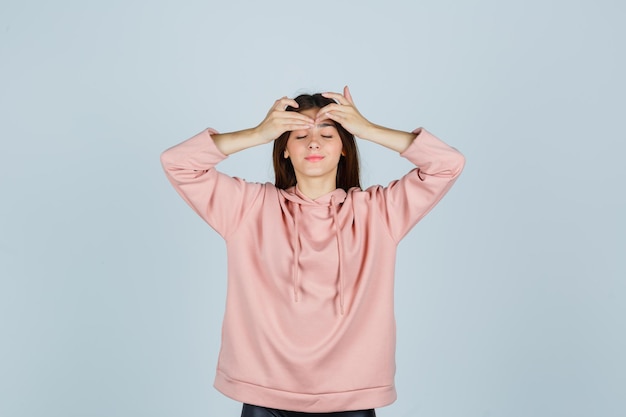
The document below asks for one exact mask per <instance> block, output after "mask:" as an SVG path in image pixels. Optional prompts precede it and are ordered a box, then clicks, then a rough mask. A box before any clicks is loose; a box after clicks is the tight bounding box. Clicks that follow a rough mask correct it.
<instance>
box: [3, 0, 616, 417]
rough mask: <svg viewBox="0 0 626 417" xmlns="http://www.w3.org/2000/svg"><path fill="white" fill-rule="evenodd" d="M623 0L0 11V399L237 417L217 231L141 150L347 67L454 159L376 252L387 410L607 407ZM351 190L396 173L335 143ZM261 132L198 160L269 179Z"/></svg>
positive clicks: (612, 376) (374, 113)
mask: <svg viewBox="0 0 626 417" xmlns="http://www.w3.org/2000/svg"><path fill="white" fill-rule="evenodd" d="M625 8H626V6H624V5H623V3H622V2H619V1H617V0H615V1H609V0H596V1H576V0H574V1H564V0H563V1H556V0H547V1H546V0H541V1H540V0H526V1H523V2H522V1H518V2H512V1H495V0H476V1H459V0H457V1H441V0H440V1H435V0H429V1H408V0H406V1H398V0H387V1H380V2H373V1H340V0H337V1H325V0H321V1H314V2H297V1H268V0H266V1H258V2H253V1H249V2H243V1H239V2H238V1H228V2H227V1H222V2H217V1H208V0H204V1H162V0H157V1H147V0H143V1H121V0H107V1H100V2H95V1H78V0H75V1H56V2H45V1H41V0H39V1H17V0H8V1H7V0H2V3H0V59H1V63H0V65H1V66H0V118H1V119H0V120H1V123H0V140H1V146H0V187H1V188H0V190H1V204H0V277H1V279H0V415H2V416H7V417H31V416H32V417H35V416H41V417H72V416H77V417H82V416H102V417H118V416H119V417H122V416H124V417H125V416H129V417H130V416H133V417H135V416H151V417H157V416H189V417H192V416H198V417H200V416H225V417H227V416H237V415H239V413H240V404H238V403H236V402H234V401H232V400H230V399H228V398H226V397H223V396H222V395H221V394H219V393H218V392H217V391H215V390H214V389H213V388H212V381H213V376H214V371H215V364H216V360H217V353H218V349H219V337H220V326H221V319H222V313H223V308H224V295H225V275H226V271H225V251H224V245H223V242H222V240H221V238H220V237H219V236H218V235H217V234H216V233H215V232H214V231H213V230H211V229H210V228H209V227H208V226H207V225H206V224H205V223H203V221H202V220H201V219H200V218H199V217H198V216H196V215H195V214H194V213H193V212H192V211H191V210H190V209H189V208H188V207H187V206H186V205H185V203H184V202H183V201H182V200H181V199H180V198H179V197H178V196H177V194H176V193H175V192H174V191H173V189H172V188H171V187H170V185H169V183H168V182H167V180H166V178H165V176H164V175H163V173H162V170H161V167H160V164H159V154H160V153H161V152H162V151H163V150H164V149H165V148H167V147H169V146H172V145H174V144H176V143H178V142H180V141H182V140H184V139H187V138H188V137H190V136H192V135H193V134H195V133H197V132H199V131H200V130H202V129H204V128H206V127H208V126H211V127H214V128H216V129H218V130H220V131H231V130H237V129H242V128H247V127H252V126H254V125H256V124H257V123H259V122H260V121H261V120H262V118H263V117H264V115H265V113H266V112H267V110H268V109H269V107H270V105H271V104H272V103H273V101H274V100H275V99H277V98H279V97H281V96H283V95H288V96H294V95H296V94H298V93H301V92H317V91H325V90H333V91H340V90H341V88H342V87H343V86H344V85H345V84H348V85H349V86H350V87H351V89H352V93H353V96H354V99H355V101H356V104H357V106H358V107H359V109H360V110H361V112H362V113H363V114H364V115H365V116H366V117H368V118H369V119H370V120H372V121H374V122H376V123H379V124H383V125H386V126H389V127H394V128H397V129H405V130H410V129H414V128H416V127H419V126H424V127H426V128H427V129H429V130H430V131H432V132H433V133H435V134H436V135H437V136H439V137H441V138H442V139H443V140H445V141H446V142H448V143H449V144H451V145H453V146H455V147H457V148H458V149H460V150H461V151H462V152H463V153H464V154H465V156H466V157H467V166H466V169H465V172H464V173H463V175H462V176H461V178H460V179H459V181H458V182H457V184H456V186H455V187H454V188H453V189H452V190H451V192H450V194H449V195H448V196H446V197H445V198H444V200H443V201H442V202H441V204H440V205H439V206H438V207H437V208H436V209H435V210H434V211H433V212H432V213H431V214H429V215H428V216H427V217H426V218H425V219H424V220H423V221H422V222H421V223H420V224H419V225H418V226H417V227H416V228H415V229H414V230H413V231H412V232H411V233H410V234H409V236H408V237H407V238H406V239H405V240H404V241H403V242H402V243H401V246H400V249H399V256H398V269H397V277H396V279H397V281H396V290H397V292H396V294H397V297H396V300H397V305H396V312H397V319H398V332H399V334H398V355H397V364H398V371H397V387H398V393H399V399H398V401H397V402H396V403H395V404H394V405H392V406H390V407H385V408H382V409H379V410H378V415H379V416H381V417H386V416H413V417H415V416H425V417H426V416H428V417H433V416H437V417H453V416H454V417H457V416H459V417H496V416H506V417H529V416H532V417H543V416H545V417H560V416H563V417H577V416H581V417H582V416H585V417H586V416H589V417H597V416H601V417H612V416H616V417H617V416H624V415H625V414H626V396H625V395H624V393H625V392H626V391H625V387H626V355H625V354H624V352H626V319H625V318H626V297H625V295H626V284H625V278H626V263H625V261H624V255H625V254H626V226H625V225H626V222H625V221H624V219H623V216H624V213H626V210H625V209H626V204H625V202H626V197H625V192H624V190H625V186H624V181H625V180H626V170H625V168H624V153H625V151H626V146H625V145H624V142H625V140H626V134H625V130H624V119H625V116H626V106H625V104H624V103H625V96H626V83H625V81H624V74H626V59H625V52H624V51H625V40H626V29H625V28H626V26H625V25H624V21H625V20H626V12H625ZM359 145H360V149H361V156H362V161H363V171H364V175H363V179H362V182H363V185H365V186H367V185H371V184H373V183H383V184H386V183H387V182H388V181H390V180H391V179H393V178H397V177H399V176H400V175H402V174H403V173H404V172H406V171H407V170H408V169H410V165H409V164H408V162H407V161H405V160H403V159H402V158H400V157H399V156H398V155H397V154H395V153H394V152H392V151H389V150H387V149H384V148H380V147H378V146H375V145H372V144H370V143H364V142H362V141H361V142H359ZM270 153H271V148H270V146H269V145H267V146H264V147H259V148H254V149H250V150H247V151H244V152H242V153H240V154H237V155H233V156H232V157H230V158H229V159H228V160H227V161H226V162H224V163H223V164H222V170H223V171H225V172H228V173H230V174H232V175H238V176H242V177H244V178H246V179H248V180H252V181H267V180H272V170H271V160H270Z"/></svg>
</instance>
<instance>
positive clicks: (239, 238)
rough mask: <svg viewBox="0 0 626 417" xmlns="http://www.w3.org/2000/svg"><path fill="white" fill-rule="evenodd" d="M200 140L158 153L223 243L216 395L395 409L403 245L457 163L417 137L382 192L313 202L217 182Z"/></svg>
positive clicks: (211, 150)
mask: <svg viewBox="0 0 626 417" xmlns="http://www.w3.org/2000/svg"><path fill="white" fill-rule="evenodd" d="M212 133H215V131H214V130H211V129H208V130H205V131H203V132H201V133H199V134H198V135H196V136H194V137H192V138H191V139H189V140H187V141H185V142H182V143H181V144H179V145H177V146H174V147H172V148H170V149H168V150H167V151H165V152H164V153H163V154H162V156H161V162H162V164H163V167H164V169H165V172H166V174H167V176H168V178H169V180H170V181H171V183H172V184H173V185H174V187H175V188H176V191H178V193H179V194H180V195H181V196H182V197H183V199H185V201H187V203H189V205H190V206H191V207H192V208H193V209H194V210H195V211H196V212H197V213H198V214H199V215H200V216H202V218H203V219H205V220H206V221H207V223H208V224H209V225H211V226H212V227H213V228H214V229H215V230H216V231H217V232H218V233H219V234H220V235H221V236H222V237H223V238H224V239H225V241H226V246H227V253H228V291H227V299H226V311H225V315H224V322H223V328H222V348H221V351H220V355H219V360H218V365H217V375H216V378H215V387H216V388H217V389H218V390H219V391H221V392H222V393H223V394H225V395H227V396H229V397H231V398H233V399H235V400H238V401H241V402H246V403H250V404H255V405H260V406H266V407H271V408H278V409H285V410H293V411H305V412H332V411H345V410H357V409H367V408H377V407H381V406H384V405H388V404H390V403H392V402H393V401H394V400H395V399H396V391H395V387H394V374H395V343H396V342H395V339H396V334H395V318H394V307H393V305H394V304H393V300H394V269H395V257H396V247H397V245H398V242H399V241H400V239H402V237H403V236H404V235H405V234H406V233H407V232H408V231H409V230H410V229H411V227H413V226H414V225H415V224H416V223H417V222H418V221H419V220H420V219H421V218H422V217H423V216H424V215H425V214H426V213H428V211H429V210H430V209H432V208H433V207H434V206H435V204H437V202H438V201H439V200H440V199H441V198H442V197H443V195H444V194H445V193H446V192H447V191H448V190H449V189H450V187H451V186H452V184H453V183H454V181H455V179H456V178H457V176H458V175H459V174H460V173H461V170H462V169H463V165H464V161H465V160H464V158H463V156H462V155H461V154H460V153H459V152H458V151H457V150H455V149H454V148H452V147H450V146H448V145H446V144H445V143H443V142H441V141H440V140H439V139H437V138H435V137H434V136H433V135H431V134H430V133H428V132H427V131H426V130H424V129H418V130H416V131H415V133H417V134H418V135H417V138H416V139H415V140H414V141H413V143H412V144H411V145H410V146H409V148H408V149H407V150H406V151H404V152H403V153H402V154H401V155H402V156H403V157H405V158H407V159H408V160H410V161H411V162H413V163H414V164H415V165H417V166H418V167H419V168H416V169H414V170H412V171H411V172H409V173H408V174H406V175H405V176H404V177H402V178H401V179H400V180H397V181H393V182H392V183H391V184H389V186H387V187H381V186H373V187H370V188H368V189H367V190H365V191H362V190H360V189H357V188H352V189H350V190H349V191H348V192H347V193H346V192H345V191H344V190H342V189H337V190H335V191H333V192H331V193H329V194H327V195H325V196H323V197H320V198H318V199H316V200H311V199H309V198H307V197H306V196H304V195H303V194H302V193H300V192H299V190H298V189H297V187H292V188H290V189H287V190H280V189H277V188H276V187H275V186H274V185H272V184H270V183H266V184H259V183H249V182H245V181H243V180H241V179H238V178H233V177H229V176H227V175H225V174H222V173H220V172H218V171H217V170H216V169H215V168H214V167H215V165H216V164H217V163H219V162H220V161H222V160H223V159H225V158H226V156H225V155H223V154H222V153H221V152H220V151H219V150H218V149H217V147H216V146H215V144H214V142H213V140H212V139H211V134H212Z"/></svg>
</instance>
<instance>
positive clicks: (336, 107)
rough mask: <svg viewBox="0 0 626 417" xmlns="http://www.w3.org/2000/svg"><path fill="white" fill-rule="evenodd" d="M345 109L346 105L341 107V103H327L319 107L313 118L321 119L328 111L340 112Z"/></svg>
mask: <svg viewBox="0 0 626 417" xmlns="http://www.w3.org/2000/svg"><path fill="white" fill-rule="evenodd" d="M345 109H346V107H342V105H341V104H336V103H332V104H328V105H326V106H324V107H322V108H321V109H319V111H318V112H317V114H316V115H315V119H316V120H319V119H323V118H324V115H325V114H326V113H329V112H334V113H342V112H343V111H344V110H345Z"/></svg>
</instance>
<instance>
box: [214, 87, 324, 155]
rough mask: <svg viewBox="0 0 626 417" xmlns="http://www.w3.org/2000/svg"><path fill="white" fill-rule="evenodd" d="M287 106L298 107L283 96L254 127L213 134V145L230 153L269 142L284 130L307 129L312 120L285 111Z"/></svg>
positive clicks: (296, 113)
mask: <svg viewBox="0 0 626 417" xmlns="http://www.w3.org/2000/svg"><path fill="white" fill-rule="evenodd" d="M287 106H291V107H295V108H298V106H299V105H298V103H297V102H296V101H295V100H293V99H290V98H287V97H283V98H280V99H278V100H276V102H275V103H274V105H273V106H272V108H271V109H270V110H269V112H268V113H267V116H265V119H263V121H262V122H261V123H260V124H259V125H258V126H256V127H254V128H250V129H245V130H240V131H237V132H231V133H221V134H214V135H213V136H212V138H213V141H214V142H215V146H217V148H218V149H219V150H220V152H222V153H223V154H224V155H231V154H233V153H235V152H239V151H242V150H244V149H247V148H251V147H253V146H257V145H263V144H265V143H269V142H271V141H273V140H274V139H276V138H278V137H279V136H280V135H282V134H283V133H284V132H286V131H290V130H300V129H308V128H311V127H313V124H314V120H313V119H311V118H310V117H308V116H306V115H304V114H300V113H298V112H293V111H289V112H288V111H285V109H286V108H287Z"/></svg>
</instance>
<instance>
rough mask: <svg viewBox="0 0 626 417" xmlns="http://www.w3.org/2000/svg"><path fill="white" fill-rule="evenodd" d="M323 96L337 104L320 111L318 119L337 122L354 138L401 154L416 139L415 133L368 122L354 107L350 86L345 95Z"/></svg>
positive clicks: (329, 94) (345, 88)
mask: <svg viewBox="0 0 626 417" xmlns="http://www.w3.org/2000/svg"><path fill="white" fill-rule="evenodd" d="M323 96H324V97H328V98H332V99H333V100H335V101H336V102H337V103H335V104H329V105H328V106H325V107H324V108H322V109H320V111H319V112H318V114H317V117H318V118H329V119H331V120H334V121H336V122H337V123H339V124H341V125H342V126H343V127H344V128H345V129H346V130H347V131H349V132H350V133H352V134H353V135H354V136H357V137H359V138H361V139H365V140H368V141H370V142H374V143H377V144H379V145H382V146H384V147H386V148H389V149H392V150H394V151H397V152H400V153H402V152H404V151H405V150H406V149H407V148H408V147H409V145H411V143H412V142H413V140H414V139H415V137H416V134H415V133H414V132H403V131H400V130H395V129H389V128H387V127H384V126H379V125H377V124H374V123H372V122H370V121H369V120H367V119H366V118H365V117H363V115H362V114H361V113H360V112H359V110H358V109H357V108H356V106H355V105H354V100H353V99H352V95H351V94H350V89H349V88H348V86H346V87H344V89H343V95H342V94H339V93H324V94H323Z"/></svg>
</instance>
